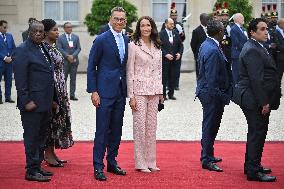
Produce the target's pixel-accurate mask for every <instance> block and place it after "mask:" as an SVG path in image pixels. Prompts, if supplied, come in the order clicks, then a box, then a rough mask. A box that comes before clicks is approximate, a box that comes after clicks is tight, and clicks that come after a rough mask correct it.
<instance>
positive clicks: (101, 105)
mask: <svg viewBox="0 0 284 189" xmlns="http://www.w3.org/2000/svg"><path fill="white" fill-rule="evenodd" d="M110 19H111V23H112V27H111V29H110V30H108V31H107V32H104V33H103V34H101V35H98V36H97V38H96V39H95V41H94V44H93V46H92V48H91V51H90V55H89V62H88V70H87V92H88V93H92V96H91V99H92V103H93V105H94V106H95V107H96V134H95V141H94V148H93V165H94V172H95V178H96V179H97V180H99V181H105V180H106V179H107V178H106V176H105V174H104V172H103V169H104V163H103V159H104V156H105V151H106V149H107V157H106V159H107V171H108V172H112V173H114V174H117V175H126V172H125V171H124V170H122V169H121V168H120V167H119V166H118V164H117V161H116V156H117V155H118V148H119V145H120V140H121V135H122V125H123V116H124V110H125V103H126V95H127V93H126V62H127V58H128V54H127V52H128V41H129V39H128V37H127V36H125V35H124V34H122V29H123V28H124V27H125V23H126V12H125V10H124V9H123V8H122V7H114V8H113V9H112V11H111V17H110Z"/></svg>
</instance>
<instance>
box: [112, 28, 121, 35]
mask: <svg viewBox="0 0 284 189" xmlns="http://www.w3.org/2000/svg"><path fill="white" fill-rule="evenodd" d="M110 31H111V33H112V34H113V36H114V37H116V36H117V35H118V34H120V35H121V36H122V31H121V32H119V33H118V32H116V31H114V30H113V29H112V27H110Z"/></svg>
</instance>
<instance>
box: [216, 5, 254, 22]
mask: <svg viewBox="0 0 284 189" xmlns="http://www.w3.org/2000/svg"><path fill="white" fill-rule="evenodd" d="M224 2H227V3H228V5H229V6H228V9H229V15H230V17H231V16H233V15H234V14H235V13H238V12H239V13H242V14H243V15H244V17H245V25H248V23H249V22H250V21H251V19H252V5H251V4H250V3H249V0H217V1H216V3H219V4H221V5H222V7H223V5H224Z"/></svg>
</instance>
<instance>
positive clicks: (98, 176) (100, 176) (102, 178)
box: [95, 170, 107, 181]
mask: <svg viewBox="0 0 284 189" xmlns="http://www.w3.org/2000/svg"><path fill="white" fill-rule="evenodd" d="M95 178H96V180H99V181H106V180H107V178H106V176H105V174H104V172H103V171H102V170H96V171H95Z"/></svg>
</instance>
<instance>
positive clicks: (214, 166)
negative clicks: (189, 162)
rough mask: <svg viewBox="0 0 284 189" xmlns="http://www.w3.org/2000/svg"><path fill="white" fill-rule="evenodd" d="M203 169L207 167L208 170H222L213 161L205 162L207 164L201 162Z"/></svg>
mask: <svg viewBox="0 0 284 189" xmlns="http://www.w3.org/2000/svg"><path fill="white" fill-rule="evenodd" d="M202 168H203V169H208V170H209V171H216V172H223V170H222V169H221V168H220V167H218V165H216V164H215V163H211V162H210V163H207V164H202Z"/></svg>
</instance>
